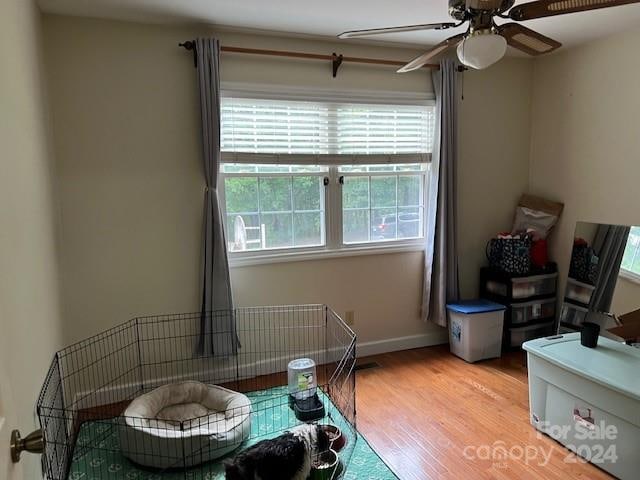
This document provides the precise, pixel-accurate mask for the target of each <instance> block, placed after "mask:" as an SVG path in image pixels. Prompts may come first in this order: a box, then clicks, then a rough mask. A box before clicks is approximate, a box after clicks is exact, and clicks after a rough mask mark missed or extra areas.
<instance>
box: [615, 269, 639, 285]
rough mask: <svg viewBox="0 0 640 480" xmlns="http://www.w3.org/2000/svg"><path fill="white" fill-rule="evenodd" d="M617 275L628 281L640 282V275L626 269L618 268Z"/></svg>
mask: <svg viewBox="0 0 640 480" xmlns="http://www.w3.org/2000/svg"><path fill="white" fill-rule="evenodd" d="M618 276H619V277H622V278H624V279H625V280H627V281H629V282H632V283H638V284H640V275H637V274H635V273H633V272H630V271H628V270H623V269H620V273H619V274H618Z"/></svg>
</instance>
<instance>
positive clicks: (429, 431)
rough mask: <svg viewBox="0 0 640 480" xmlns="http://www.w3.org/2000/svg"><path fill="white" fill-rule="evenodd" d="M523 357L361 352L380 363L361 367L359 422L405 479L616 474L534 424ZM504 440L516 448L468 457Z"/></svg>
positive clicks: (431, 351)
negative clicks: (470, 359)
mask: <svg viewBox="0 0 640 480" xmlns="http://www.w3.org/2000/svg"><path fill="white" fill-rule="evenodd" d="M522 360H523V357H522V354H521V353H519V352H517V353H509V354H507V355H505V356H504V357H503V358H501V359H496V360H489V361H485V362H480V363H478V364H473V365H471V364H468V363H466V362H465V361H463V360H461V359H459V358H457V357H455V356H453V355H451V354H450V353H449V350H448V347H447V346H440V347H431V348H422V349H416V350H408V351H404V352H396V353H390V354H384V355H377V356H374V357H367V358H362V359H359V360H358V363H359V364H364V363H368V362H377V363H378V364H380V367H379V368H371V369H364V370H360V371H358V373H357V374H356V375H357V402H356V404H357V415H358V430H360V431H361V432H362V433H363V435H364V436H365V437H366V438H367V440H368V441H369V442H370V443H371V445H372V446H373V447H374V449H375V450H376V451H377V452H378V453H379V454H380V455H381V456H382V457H383V458H384V460H385V461H386V462H387V463H388V464H389V465H390V466H391V467H392V468H393V469H394V471H395V472H396V473H397V474H398V475H399V476H400V478H401V479H402V480H429V479H456V480H461V479H512V478H515V479H558V480H561V479H562V480H566V479H583V480H584V479H609V478H612V477H610V476H609V475H608V474H607V473H605V472H604V471H602V470H600V469H598V468H596V467H594V466H593V465H591V464H587V463H583V462H582V461H581V460H579V459H578V460H576V458H575V457H574V456H569V451H568V450H566V449H564V447H562V446H561V445H560V444H559V443H557V442H555V441H554V440H552V439H551V438H549V437H546V436H541V435H538V434H537V433H536V430H535V429H534V428H533V427H532V426H531V425H530V424H529V403H528V388H527V370H526V368H525V367H524V366H523V363H522ZM495 442H503V443H501V444H500V443H495ZM499 445H502V446H503V447H506V449H507V450H510V451H511V452H512V453H513V455H510V456H509V458H506V459H504V460H500V459H496V460H490V459H489V460H484V459H477V458H476V459H472V458H468V457H474V456H479V457H484V458H487V453H488V452H490V451H491V450H489V448H491V447H493V446H496V447H497V446H499ZM483 446H484V447H483ZM478 447H483V448H480V449H479V448H478ZM523 451H524V452H528V454H529V460H525V458H524V454H522V453H521V452H523ZM465 453H466V455H465ZM543 455H546V456H547V458H548V462H545V461H544V459H543ZM568 456H569V457H568ZM518 457H519V458H518ZM567 458H569V460H573V463H567V462H566V461H565V460H566V459H567Z"/></svg>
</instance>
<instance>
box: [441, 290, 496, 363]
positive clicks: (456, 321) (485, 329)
mask: <svg viewBox="0 0 640 480" xmlns="http://www.w3.org/2000/svg"><path fill="white" fill-rule="evenodd" d="M505 309H506V307H505V306H504V305H500V304H499V303H494V302H490V301H488V300H470V301H461V302H457V303H450V304H448V305H447V310H448V316H449V348H450V350H451V353H453V354H454V355H457V356H458V357H460V358H462V359H464V360H466V361H467V362H477V361H478V360H484V359H487V358H496V357H499V356H500V353H501V350H502V327H503V324H504V311H505Z"/></svg>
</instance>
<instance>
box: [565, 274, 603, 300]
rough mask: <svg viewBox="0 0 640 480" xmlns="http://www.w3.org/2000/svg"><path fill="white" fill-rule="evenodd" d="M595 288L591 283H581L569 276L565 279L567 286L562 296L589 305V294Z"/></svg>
mask: <svg viewBox="0 0 640 480" xmlns="http://www.w3.org/2000/svg"><path fill="white" fill-rule="evenodd" d="M595 289H596V287H595V286H593V285H589V284H587V283H582V282H579V281H577V280H576V279H574V278H571V277H569V278H568V279H567V288H566V291H565V294H564V296H565V297H566V298H568V299H569V300H573V301H574V302H578V303H582V304H584V305H589V302H591V295H592V294H593V291H594V290H595Z"/></svg>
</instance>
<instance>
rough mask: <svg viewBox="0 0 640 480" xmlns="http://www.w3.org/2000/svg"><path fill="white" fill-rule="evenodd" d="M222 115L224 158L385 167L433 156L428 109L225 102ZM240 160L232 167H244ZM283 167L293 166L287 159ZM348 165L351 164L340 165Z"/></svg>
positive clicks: (431, 119)
mask: <svg viewBox="0 0 640 480" xmlns="http://www.w3.org/2000/svg"><path fill="white" fill-rule="evenodd" d="M221 115H222V139H221V143H222V151H223V152H234V153H240V154H242V153H250V154H265V155H267V157H268V156H269V155H271V157H269V158H268V160H265V161H267V162H273V163H280V162H278V161H277V158H276V157H277V156H279V155H298V156H315V157H317V156H319V155H323V156H336V155H338V156H342V155H344V156H352V157H353V156H361V155H367V156H370V157H369V159H368V160H367V163H376V160H375V159H374V158H373V157H375V156H377V157H378V160H380V161H381V162H384V163H390V162H395V163H398V162H405V161H407V159H402V160H398V159H397V158H396V159H395V160H394V159H391V158H386V157H389V156H395V155H402V156H414V157H415V158H416V160H417V161H424V160H425V159H428V154H429V153H430V152H431V147H432V144H433V135H434V126H435V113H434V108H433V107H432V106H428V105H366V104H346V103H331V102H302V101H288V100H261V99H249V98H233V97H223V99H222V105H221ZM240 157H241V156H239V157H237V158H235V161H240V162H241V161H243V160H242V158H240ZM274 159H275V160H274ZM246 161H250V160H246ZM255 161H256V160H255V158H254V159H253V162H254V163H255ZM286 161H287V162H288V163H296V161H292V159H291V158H289V159H288V160H286ZM314 161H315V162H316V163H317V162H318V160H317V159H316V160H314ZM351 161H354V158H351V159H346V158H345V157H343V160H342V162H343V163H349V162H351ZM303 163H304V162H303ZM327 163H335V162H327Z"/></svg>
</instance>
